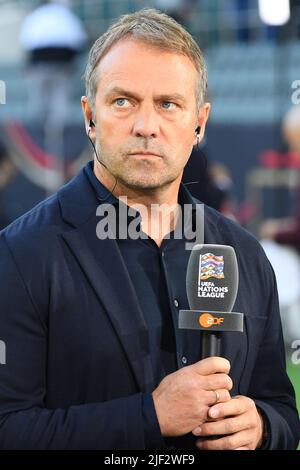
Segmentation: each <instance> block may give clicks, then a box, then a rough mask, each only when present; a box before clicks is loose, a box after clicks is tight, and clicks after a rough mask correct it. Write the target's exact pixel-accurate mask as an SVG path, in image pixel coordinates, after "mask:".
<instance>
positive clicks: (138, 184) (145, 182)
mask: <svg viewBox="0 0 300 470" xmlns="http://www.w3.org/2000/svg"><path fill="white" fill-rule="evenodd" d="M176 179H177V177H176V178H170V177H169V178H163V179H162V177H161V175H160V176H158V177H157V178H153V177H149V175H148V177H146V178H145V175H144V178H143V177H139V178H128V179H124V178H121V180H122V182H123V184H124V185H125V186H127V187H128V188H130V189H149V190H150V189H159V188H163V187H164V186H167V185H169V184H171V183H173V181H175V180H176Z"/></svg>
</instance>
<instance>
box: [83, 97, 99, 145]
mask: <svg viewBox="0 0 300 470" xmlns="http://www.w3.org/2000/svg"><path fill="white" fill-rule="evenodd" d="M81 107H82V111H83V114H84V121H85V130H86V133H87V134H88V135H89V137H90V138H91V139H92V138H95V137H96V135H95V134H96V130H95V126H92V127H90V120H91V119H93V111H92V108H91V105H90V102H89V100H88V98H87V97H86V96H82V97H81Z"/></svg>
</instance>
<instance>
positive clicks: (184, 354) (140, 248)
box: [85, 162, 200, 439]
mask: <svg viewBox="0 0 300 470" xmlns="http://www.w3.org/2000/svg"><path fill="white" fill-rule="evenodd" d="M85 171H86V174H87V176H88V178H89V181H90V182H91V184H92V186H93V188H94V190H95V191H96V194H97V198H98V199H99V202H102V203H103V202H105V203H106V204H112V205H114V206H115V208H116V209H118V207H119V205H120V204H124V203H123V202H120V201H119V199H117V198H116V197H115V196H114V195H113V194H112V193H110V192H109V191H108V189H107V188H106V187H105V186H104V185H103V184H102V183H101V182H100V181H99V180H98V179H97V177H96V176H95V174H94V172H93V162H90V163H89V164H88V165H87V166H86V167H85ZM178 203H179V204H180V205H181V208H182V213H183V211H184V209H183V207H184V205H185V204H190V207H191V209H192V210H191V212H192V214H193V212H194V211H195V210H196V203H195V202H194V200H193V199H192V197H191V195H190V193H189V192H188V191H187V189H186V188H185V187H184V185H183V184H181V186H180V190H179V195H178ZM126 207H127V206H126ZM185 207H187V206H185ZM116 212H117V211H116ZM127 217H128V219H127V224H129V223H130V222H131V220H132V219H133V218H134V216H133V217H130V216H129V215H128V214H127ZM135 217H136V218H138V217H140V214H139V213H138V212H136V211H135ZM191 220H193V215H192V218H191ZM192 223H193V222H192ZM136 225H137V224H136ZM186 241H187V240H186V239H185V238H181V239H178V238H176V237H175V236H174V232H172V233H171V234H170V235H169V238H168V236H166V237H165V238H164V239H163V241H162V243H161V246H160V247H158V246H157V244H156V243H155V241H154V240H153V239H151V238H150V237H148V236H147V235H146V234H144V233H143V237H140V238H138V239H136V240H133V239H130V238H126V239H120V238H118V235H116V242H117V244H118V247H119V249H120V252H121V254H122V257H123V259H124V261H125V264H126V267H127V269H128V273H129V275H130V278H131V280H132V283H133V285H134V287H135V290H136V294H137V298H138V300H139V303H140V307H141V311H142V313H143V315H144V319H145V322H146V325H147V329H148V333H149V344H150V357H151V362H152V366H153V374H154V379H155V383H156V385H158V384H159V382H160V381H161V380H162V379H163V378H164V377H165V376H166V375H168V374H170V373H172V372H174V371H175V370H177V369H179V368H180V367H183V366H186V365H189V364H193V363H195V362H197V361H199V359H200V335H199V331H196V330H194V331H193V330H180V329H179V328H178V313H179V309H188V308H189V305H188V300H187V295H186V279H185V278H186V269H187V263H188V260H189V256H190V253H191V252H190V250H187V249H186ZM189 241H191V240H189ZM128 313H129V314H130V312H127V314H128ZM177 439H178V438H177Z"/></svg>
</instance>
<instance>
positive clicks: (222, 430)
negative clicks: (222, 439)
mask: <svg viewBox="0 0 300 470" xmlns="http://www.w3.org/2000/svg"><path fill="white" fill-rule="evenodd" d="M245 421H246V420H245V417H244V416H242V415H241V416H238V417H234V418H227V419H222V420H220V421H210V422H208V421H207V422H205V423H203V424H201V426H199V427H198V428H196V429H195V430H194V431H195V432H194V431H193V434H194V435H196V436H202V437H206V436H224V435H228V434H234V433H237V432H241V431H243V430H246V429H248V428H249V427H250V426H249V425H248V424H247V422H245Z"/></svg>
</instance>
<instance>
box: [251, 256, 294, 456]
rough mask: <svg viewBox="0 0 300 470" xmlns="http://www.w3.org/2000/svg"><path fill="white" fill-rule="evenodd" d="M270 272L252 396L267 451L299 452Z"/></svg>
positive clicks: (269, 271) (278, 316) (266, 287)
mask: <svg viewBox="0 0 300 470" xmlns="http://www.w3.org/2000/svg"><path fill="white" fill-rule="evenodd" d="M265 271H266V272H268V273H269V274H270V275H269V274H268V284H267V285H265V292H269V301H268V303H267V308H268V312H267V315H268V321H267V324H266V327H265V332H264V337H263V341H262V342H261V346H260V349H259V353H258V356H257V360H256V366H255V368H254V371H253V374H252V377H251V380H250V388H249V396H250V397H251V398H253V399H254V401H255V402H256V405H257V407H258V408H260V409H261V410H262V411H263V414H264V418H265V419H266V420H267V423H266V424H267V429H268V430H269V437H268V439H267V443H268V449H272V450H275V449H276V450H281V449H296V447H297V445H298V442H299V438H300V422H299V417H298V412H297V409H296V403H295V394H294V390H293V387H292V384H291V382H290V380H289V378H288V376H287V374H286V364H285V351H284V342H283V337H282V328H281V321H280V314H279V305H278V295H277V287H276V279H275V275H274V272H273V270H272V268H271V267H270V265H269V263H268V265H267V264H266V265H265Z"/></svg>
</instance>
